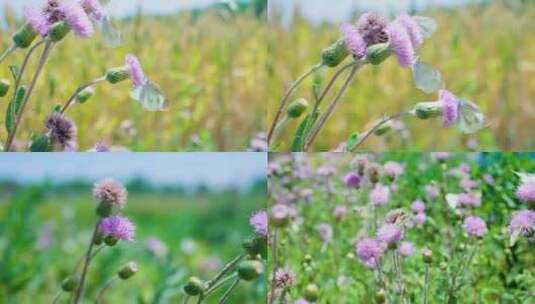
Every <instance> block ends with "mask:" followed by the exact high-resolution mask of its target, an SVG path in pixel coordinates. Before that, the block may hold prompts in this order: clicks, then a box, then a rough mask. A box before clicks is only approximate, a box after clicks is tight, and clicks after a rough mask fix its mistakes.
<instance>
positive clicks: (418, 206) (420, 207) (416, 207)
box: [411, 200, 425, 213]
mask: <svg viewBox="0 0 535 304" xmlns="http://www.w3.org/2000/svg"><path fill="white" fill-rule="evenodd" d="M411 209H412V212H414V213H421V212H424V211H425V203H424V202H423V201H421V200H415V201H414V202H412V205H411Z"/></svg>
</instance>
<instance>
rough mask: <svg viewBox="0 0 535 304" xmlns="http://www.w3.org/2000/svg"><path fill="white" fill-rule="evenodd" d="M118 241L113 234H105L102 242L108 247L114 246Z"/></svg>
mask: <svg viewBox="0 0 535 304" xmlns="http://www.w3.org/2000/svg"><path fill="white" fill-rule="evenodd" d="M118 241H119V239H118V238H116V237H114V236H113V235H107V236H105V237H104V243H105V244H106V245H108V246H110V247H113V246H115V244H117V242H118Z"/></svg>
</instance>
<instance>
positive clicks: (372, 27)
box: [357, 12, 388, 46]
mask: <svg viewBox="0 0 535 304" xmlns="http://www.w3.org/2000/svg"><path fill="white" fill-rule="evenodd" d="M386 24H387V22H386V18H385V17H383V16H382V15H380V14H377V13H371V12H369V13H364V14H362V16H360V18H359V20H358V21H357V29H358V32H359V34H360V35H361V36H362V38H363V39H364V41H365V43H366V45H367V46H371V45H374V44H379V43H385V42H388V33H387V32H386Z"/></svg>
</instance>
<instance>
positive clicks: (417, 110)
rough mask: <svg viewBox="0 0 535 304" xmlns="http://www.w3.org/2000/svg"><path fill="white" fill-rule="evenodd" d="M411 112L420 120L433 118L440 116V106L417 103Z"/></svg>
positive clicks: (429, 103) (435, 103) (433, 103)
mask: <svg viewBox="0 0 535 304" xmlns="http://www.w3.org/2000/svg"><path fill="white" fill-rule="evenodd" d="M413 112H414V115H416V117H418V118H420V119H430V118H435V117H439V116H440V115H442V106H441V105H440V104H439V103H437V102H419V103H417V104H416V106H414V109H413Z"/></svg>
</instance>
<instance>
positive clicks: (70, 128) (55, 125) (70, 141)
mask: <svg viewBox="0 0 535 304" xmlns="http://www.w3.org/2000/svg"><path fill="white" fill-rule="evenodd" d="M45 125H46V129H47V130H48V134H49V136H50V140H51V141H52V143H54V144H59V145H60V146H62V147H63V148H64V149H65V150H69V149H70V148H75V147H76V135H77V133H78V131H77V128H76V125H75V124H74V122H73V121H72V120H70V119H68V118H66V117H65V116H63V114H60V113H56V112H55V113H53V114H52V115H50V116H49V117H48V119H47V120H46V123H45Z"/></svg>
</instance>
